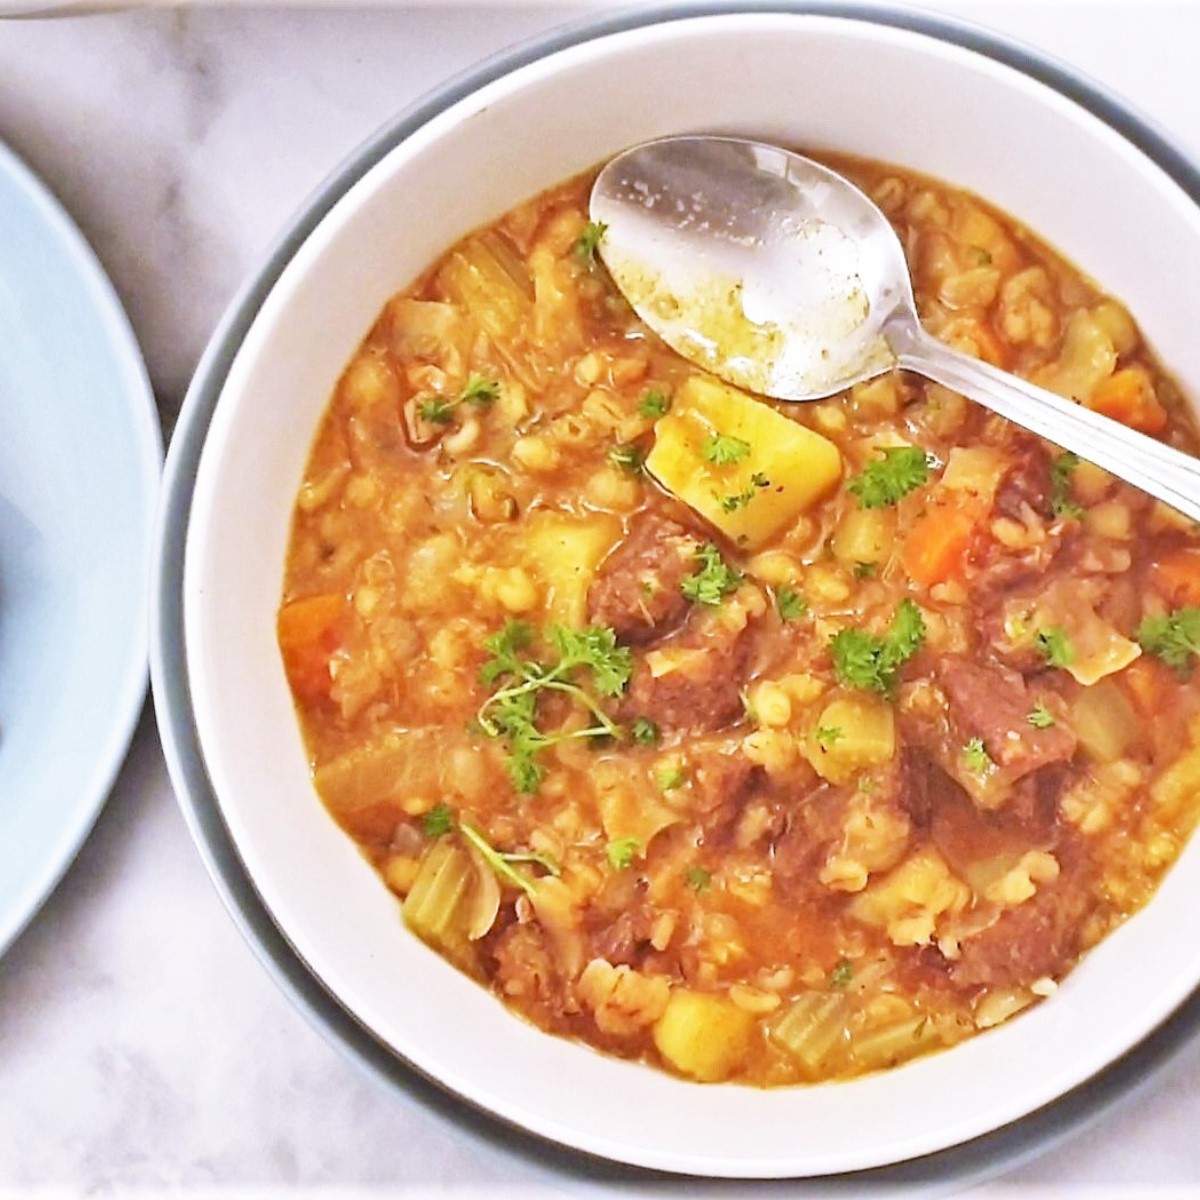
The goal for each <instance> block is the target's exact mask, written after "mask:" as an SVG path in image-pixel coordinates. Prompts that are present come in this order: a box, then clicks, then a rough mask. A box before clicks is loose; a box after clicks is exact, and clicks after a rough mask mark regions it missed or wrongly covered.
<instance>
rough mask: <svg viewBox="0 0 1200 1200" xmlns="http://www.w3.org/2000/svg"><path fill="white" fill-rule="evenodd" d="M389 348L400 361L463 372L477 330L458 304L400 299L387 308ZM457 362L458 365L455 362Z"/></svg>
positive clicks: (408, 298)
mask: <svg viewBox="0 0 1200 1200" xmlns="http://www.w3.org/2000/svg"><path fill="white" fill-rule="evenodd" d="M387 321H388V335H389V336H388V346H389V348H390V349H391V351H392V353H393V354H394V355H396V357H397V358H399V359H400V360H401V361H408V362H411V361H418V360H419V361H424V362H432V363H437V364H439V365H441V366H443V367H446V368H449V367H451V366H454V367H456V369H457V370H461V365H460V364H461V362H462V360H463V359H464V358H465V356H466V355H467V353H468V352H469V350H470V345H471V339H472V338H473V337H474V335H475V326H474V323H473V322H472V321H471V319H470V318H469V317H468V316H467V314H466V312H465V311H464V310H463V309H461V308H459V307H458V305H456V304H445V303H443V302H442V301H439V300H414V299H412V298H411V297H409V296H397V297H396V298H395V299H393V300H392V301H391V302H390V303H389V304H388V307H387ZM452 358H454V359H456V360H457V361H455V362H452V361H451V359H452Z"/></svg>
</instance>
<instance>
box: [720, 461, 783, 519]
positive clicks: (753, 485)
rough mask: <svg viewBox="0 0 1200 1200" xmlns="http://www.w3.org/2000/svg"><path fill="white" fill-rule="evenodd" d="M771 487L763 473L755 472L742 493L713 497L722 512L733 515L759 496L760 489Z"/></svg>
mask: <svg viewBox="0 0 1200 1200" xmlns="http://www.w3.org/2000/svg"><path fill="white" fill-rule="evenodd" d="M770 486H771V481H770V480H769V479H768V478H767V477H766V476H765V475H764V474H763V473H762V472H761V471H755V472H754V474H753V475H751V476H750V482H749V483H748V484H747V485H746V487H745V488H744V489H743V490H742V491H740V492H731V493H729V494H727V495H724V496H722V495H719V494H718V493H716V492H714V493H713V496H714V498H715V499H716V501H717V503H718V504H719V505H720V506H721V511H722V512H727V513H732V512H737V510H738V509H739V508H745V507H746V505H747V504H749V503H750V501H751V500H753V499H754V497H755V496H757V495H758V493H759V490H760V489H762V488H769V487H770Z"/></svg>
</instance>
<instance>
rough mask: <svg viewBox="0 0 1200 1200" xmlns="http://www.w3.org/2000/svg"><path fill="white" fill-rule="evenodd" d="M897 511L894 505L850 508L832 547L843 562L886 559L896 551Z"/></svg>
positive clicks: (855, 564) (851, 566)
mask: <svg viewBox="0 0 1200 1200" xmlns="http://www.w3.org/2000/svg"><path fill="white" fill-rule="evenodd" d="M895 537H896V514H895V512H894V511H893V510H892V509H890V508H851V509H848V510H847V511H846V512H845V514H844V515H843V516H842V519H841V520H840V521H839V522H838V525H837V528H836V529H835V530H834V531H833V540H832V542H831V543H830V549H831V550H832V551H833V556H834V558H836V559H837V560H838V562H840V563H841V564H842V565H843V566H846V567H848V568H850V569H851V570H853V569H854V568H855V567H856V566H858V564H859V563H880V562H883V561H884V560H885V559H886V558H887V557H888V556H889V555H890V554H891V552H892V545H893V543H894V541H895Z"/></svg>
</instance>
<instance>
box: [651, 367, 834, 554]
mask: <svg viewBox="0 0 1200 1200" xmlns="http://www.w3.org/2000/svg"><path fill="white" fill-rule="evenodd" d="M717 439H721V442H722V444H723V445H724V446H725V447H726V448H727V450H728V452H727V453H725V454H714V445H715V444H716V441H717ZM714 458H715V459H716V461H714ZM646 469H647V470H648V471H649V472H650V474H651V475H653V476H654V477H655V478H656V479H657V480H658V481H659V482H660V483H661V484H662V485H663V486H664V487H665V488H667V489H668V490H669V491H671V492H673V493H674V494H675V495H676V496H678V497H679V498H680V499H681V500H682V501H683V502H684V503H685V504H688V505H690V506H691V507H692V508H694V509H695V510H696V511H697V512H698V513H699V514H700V515H701V516H702V517H705V518H706V519H707V520H708V521H710V522H711V523H712V524H713V525H715V526H716V527H717V528H718V529H719V530H721V532H722V533H724V534H725V535H726V536H727V537H729V538H731V539H732V540H733V541H734V542H736V543H737V544H738V545H739V546H742V547H745V548H747V549H755V548H757V547H758V546H761V545H763V544H764V543H765V542H767V541H769V540H770V539H771V538H772V537H774V536H775V535H776V534H777V533H779V532H780V531H781V530H783V529H784V528H786V527H787V526H788V525H789V524H790V523H792V522H793V521H795V520H796V519H797V518H798V517H799V516H800V515H801V514H802V513H804V512H805V511H806V510H807V509H809V508H811V507H812V505H814V504H815V503H816V502H817V501H818V500H820V499H821V498H822V497H823V496H824V495H825V494H826V493H827V492H829V490H830V489H831V488H833V487H834V485H835V484H836V483H837V481H838V479H839V478H840V477H841V473H842V456H841V453H840V451H839V450H838V448H837V447H836V446H835V445H834V444H833V442H831V441H829V440H828V439H827V438H823V437H822V436H821V435H820V434H819V433H814V432H813V431H812V430H811V429H806V428H805V427H804V426H803V425H801V424H799V423H798V422H796V421H792V420H790V419H789V418H788V417H785V416H784V415H783V414H782V413H780V412H777V411H776V410H775V409H773V408H771V407H770V406H769V405H767V404H764V403H762V402H761V401H759V400H756V399H754V398H753V397H752V396H750V395H747V394H746V393H745V392H741V391H738V389H737V388H733V387H729V386H727V385H726V384H723V383H718V382H717V381H716V380H714V379H710V378H708V377H707V376H703V375H693V376H691V377H690V378H689V379H688V380H687V382H686V383H684V384H683V386H682V387H680V388H679V390H678V392H677V393H676V396H675V403H674V405H673V406H672V409H671V412H670V413H669V414H668V415H667V416H665V417H662V418H661V419H660V420H659V421H658V423H657V425H656V426H655V441H654V448H653V449H652V450H651V451H650V453H649V455H648V456H647V458H646Z"/></svg>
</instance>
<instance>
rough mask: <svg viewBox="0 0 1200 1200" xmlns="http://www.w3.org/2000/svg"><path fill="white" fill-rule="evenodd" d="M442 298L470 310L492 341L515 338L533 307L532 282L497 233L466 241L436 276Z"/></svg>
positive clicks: (486, 233)
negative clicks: (493, 339) (442, 294)
mask: <svg viewBox="0 0 1200 1200" xmlns="http://www.w3.org/2000/svg"><path fill="white" fill-rule="evenodd" d="M437 283H438V287H439V288H440V289H441V290H442V292H443V293H444V294H445V296H446V297H447V298H448V299H450V300H452V301H454V302H455V303H456V304H460V305H462V307H463V308H465V309H469V310H470V311H471V313H472V314H473V315H474V317H475V319H476V320H477V321H478V322H479V324H480V325H481V326H482V327H483V328H484V330H485V331H486V332H487V333H488V334H489V335H490V336H492V337H493V338H511V337H514V336H516V334H517V333H518V332H519V330H520V329H521V327H522V324H523V323H524V322H525V321H526V320H528V319H529V317H530V315H531V311H532V307H533V282H532V280H531V279H530V277H529V272H528V270H527V269H526V267H525V264H524V263H523V262H522V261H521V259H520V258H518V257H517V256H516V255H515V254H514V253H513V251H512V249H511V248H510V247H509V245H508V243H507V242H506V241H505V240H504V238H503V237H501V236H500V234H498V233H495V232H493V231H487V232H484V233H481V234H479V235H477V236H476V237H473V238H468V239H467V240H466V241H465V242H463V243H462V244H461V245H460V246H458V247H457V249H455V250H454V251H452V252H451V254H450V255H449V256H448V257H447V259H446V261H445V262H444V263H443V264H442V268H441V270H440V271H438V274H437Z"/></svg>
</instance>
